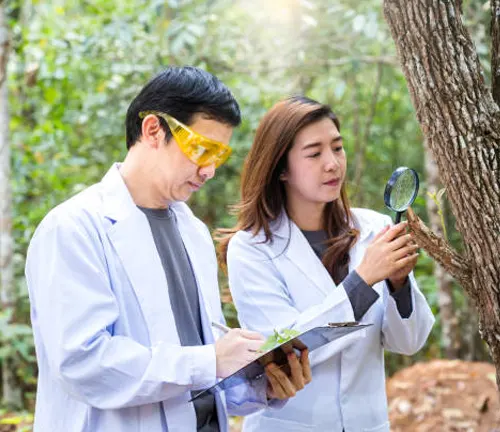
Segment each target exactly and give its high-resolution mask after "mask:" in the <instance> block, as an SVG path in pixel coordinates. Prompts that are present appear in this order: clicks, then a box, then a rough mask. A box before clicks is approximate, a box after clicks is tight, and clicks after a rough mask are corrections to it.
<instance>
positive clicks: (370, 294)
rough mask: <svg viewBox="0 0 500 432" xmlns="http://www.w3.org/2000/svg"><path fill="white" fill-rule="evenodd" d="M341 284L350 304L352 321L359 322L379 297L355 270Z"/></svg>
mask: <svg viewBox="0 0 500 432" xmlns="http://www.w3.org/2000/svg"><path fill="white" fill-rule="evenodd" d="M342 284H343V285H344V289H345V291H346V293H347V297H348V298H349V301H350V302H351V305H352V309H353V311H354V319H355V320H356V321H359V320H360V319H361V318H362V317H363V315H364V314H365V313H366V312H367V311H368V309H370V308H371V306H372V305H373V303H375V302H376V301H377V300H378V298H379V295H378V293H377V292H376V291H375V290H374V289H373V288H372V287H371V286H370V285H368V284H367V283H366V282H365V281H364V280H363V278H362V277H361V276H359V275H358V273H357V272H356V270H353V271H352V272H351V273H349V274H348V275H347V276H346V278H345V279H344V280H343V282H342Z"/></svg>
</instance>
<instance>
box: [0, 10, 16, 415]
mask: <svg viewBox="0 0 500 432" xmlns="http://www.w3.org/2000/svg"><path fill="white" fill-rule="evenodd" d="M6 21H7V20H6V16H5V10H4V2H0V303H1V306H2V309H4V310H5V309H6V308H7V307H12V306H13V302H14V298H15V295H14V269H13V261H12V257H13V244H14V242H13V239H12V209H11V205H12V198H11V188H10V149H9V115H8V99H7V62H8V56H9V31H8V27H7V22H6ZM16 387H17V386H16V385H15V375H14V373H13V371H12V370H11V368H10V367H9V362H8V361H5V359H3V362H2V397H3V403H4V404H5V405H8V406H19V405H20V403H21V394H20V392H19V389H17V388H16Z"/></svg>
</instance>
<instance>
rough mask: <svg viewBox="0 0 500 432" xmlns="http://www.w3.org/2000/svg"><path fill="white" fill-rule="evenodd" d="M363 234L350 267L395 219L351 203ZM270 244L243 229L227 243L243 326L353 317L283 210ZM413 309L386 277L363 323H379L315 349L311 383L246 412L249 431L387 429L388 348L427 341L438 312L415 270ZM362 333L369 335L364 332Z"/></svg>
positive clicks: (411, 349) (302, 325)
mask: <svg viewBox="0 0 500 432" xmlns="http://www.w3.org/2000/svg"><path fill="white" fill-rule="evenodd" d="M353 213H354V216H355V219H356V224H355V225H356V227H357V228H358V229H360V238H359V240H358V242H357V243H356V244H355V246H354V247H353V249H352V250H351V252H350V257H351V260H350V265H349V267H350V270H353V269H355V268H356V267H357V266H358V265H359V264H360V262H361V260H362V258H363V255H364V252H365V248H366V247H367V245H368V244H369V243H370V241H371V240H372V239H373V237H374V236H375V235H376V233H377V232H378V231H379V230H381V229H382V228H383V226H384V225H387V224H390V223H391V221H390V218H389V217H387V216H384V215H381V214H379V213H376V212H374V211H371V210H365V209H354V210H353ZM271 231H272V233H273V235H274V240H273V242H272V243H263V241H264V239H265V237H264V233H263V231H261V232H260V233H258V234H257V235H256V236H255V237H252V234H251V233H250V232H246V231H239V232H238V233H236V234H235V236H234V237H233V238H232V239H231V241H230V243H229V248H228V257H227V260H228V271H229V283H230V288H231V292H232V295H233V299H234V302H235V305H236V308H237V310H238V318H239V320H240V323H241V325H242V327H247V328H250V329H253V330H256V331H259V332H262V333H264V334H269V333H271V332H272V330H273V329H275V328H278V329H280V328H285V327H287V328H289V327H293V328H298V329H300V330H304V329H307V328H311V327H313V326H316V325H326V324H327V323H328V322H332V321H333V322H339V321H354V314H353V310H352V307H351V303H350V301H349V299H348V297H347V294H346V291H345V290H344V288H343V286H342V284H340V285H339V286H336V285H335V283H334V282H333V280H332V278H331V277H330V275H329V273H328V271H327V270H326V268H325V267H324V265H323V264H322V263H321V261H320V260H319V259H318V257H317V256H316V254H315V253H314V251H313V249H312V248H311V247H310V245H309V243H308V242H307V239H306V238H305V237H304V235H303V234H302V232H301V231H300V229H299V228H298V227H297V226H296V225H295V224H294V223H293V222H291V221H290V220H289V219H288V218H287V217H286V215H285V214H284V213H283V214H282V216H281V218H279V219H278V220H277V221H275V222H273V223H272V224H271ZM410 280H411V295H412V302H413V312H412V314H411V316H410V317H409V318H408V319H403V318H401V316H400V314H399V312H398V310H397V307H396V303H395V301H394V299H393V298H392V297H391V296H390V294H389V291H388V287H387V286H386V283H385V282H381V283H377V284H375V285H374V287H373V288H374V289H375V290H376V291H377V292H378V293H379V295H380V297H379V299H378V300H377V301H376V302H375V303H374V304H373V305H372V306H371V308H370V309H369V310H368V311H367V313H366V314H365V315H364V316H363V318H362V320H361V322H363V323H371V324H373V325H372V326H371V327H368V328H367V329H366V330H365V335H362V334H356V333H354V334H353V335H351V336H349V337H348V338H351V339H350V340H347V339H348V338H347V339H346V340H344V342H343V343H342V341H341V343H337V342H332V343H330V344H328V345H326V346H325V347H322V348H320V349H319V350H316V351H314V352H313V353H311V356H310V358H311V362H312V378H313V379H312V382H311V383H310V384H309V385H308V386H306V388H305V389H304V390H302V391H301V392H299V393H298V394H297V396H296V397H294V398H292V399H290V401H289V402H288V403H287V405H286V406H285V407H284V408H283V409H281V410H279V411H270V410H265V411H260V412H259V413H256V414H253V415H251V416H249V417H247V418H246V420H245V423H244V431H245V432H249V431H259V432H275V431H278V430H279V431H281V430H283V431H285V430H286V431H293V432H305V431H317V432H326V431H329V432H330V431H331V432H341V431H342V429H344V430H345V432H361V431H370V432H388V431H389V421H388V413H387V398H386V393H385V371H384V348H385V349H387V350H389V351H393V352H397V353H401V354H406V355H411V354H413V353H415V352H416V351H418V350H419V349H420V348H421V347H422V346H423V345H424V343H425V341H426V339H427V336H428V335H429V332H430V330H431V328H432V325H433V323H434V317H433V315H432V312H431V310H430V308H429V306H428V304H427V302H426V300H425V298H424V296H423V295H422V293H421V292H420V290H419V289H418V287H417V284H416V282H415V278H414V277H413V274H411V275H410ZM360 336H364V337H360Z"/></svg>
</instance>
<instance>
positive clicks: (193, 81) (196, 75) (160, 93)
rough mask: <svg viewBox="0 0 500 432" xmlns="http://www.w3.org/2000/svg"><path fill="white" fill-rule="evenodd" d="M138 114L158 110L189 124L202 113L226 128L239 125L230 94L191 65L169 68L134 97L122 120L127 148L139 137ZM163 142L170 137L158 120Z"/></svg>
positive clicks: (239, 116)
mask: <svg viewBox="0 0 500 432" xmlns="http://www.w3.org/2000/svg"><path fill="white" fill-rule="evenodd" d="M141 111H161V112H164V113H166V114H169V115H171V116H172V117H174V118H175V119H177V120H179V121H180V122H182V123H184V124H186V125H188V126H189V125H190V124H191V122H192V120H193V116H194V115H195V114H198V113H200V114H204V115H206V116H207V117H208V118H210V119H213V120H217V121H219V122H221V123H224V124H227V125H229V126H233V127H236V126H239V124H240V123H241V113H240V107H239V106H238V102H236V99H235V98H234V96H233V94H232V93H231V91H230V90H229V89H228V88H227V87H226V86H225V85H224V84H223V83H222V82H221V81H219V79H218V78H216V77H215V76H213V75H212V74H210V73H208V72H206V71H204V70H202V69H199V68H196V67H192V66H183V67H178V66H171V67H168V68H167V69H165V70H164V71H162V72H161V73H159V74H158V75H157V76H155V77H154V78H153V79H152V80H151V81H149V82H148V83H147V84H146V85H145V86H144V87H143V89H142V90H141V91H140V93H139V94H138V95H137V96H136V97H135V98H134V100H133V101H132V103H131V104H130V106H129V107H128V110H127V117H126V121H125V126H126V134H127V149H129V148H130V147H132V146H133V145H134V144H135V143H136V142H137V140H138V139H139V138H140V137H141V133H142V132H141V126H142V119H141V118H139V113H140V112H141ZM159 121H160V124H161V127H162V128H163V130H164V131H165V133H166V136H167V139H169V138H171V136H172V134H171V133H170V129H169V128H168V126H167V124H166V122H165V121H164V120H163V119H162V118H160V117H159Z"/></svg>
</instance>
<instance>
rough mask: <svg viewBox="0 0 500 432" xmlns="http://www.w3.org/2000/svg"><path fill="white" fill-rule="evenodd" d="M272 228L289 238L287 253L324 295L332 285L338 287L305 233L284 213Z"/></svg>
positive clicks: (277, 234)
mask: <svg viewBox="0 0 500 432" xmlns="http://www.w3.org/2000/svg"><path fill="white" fill-rule="evenodd" d="M271 229H272V231H273V232H274V234H275V235H276V236H278V237H281V238H283V239H285V241H286V240H287V239H289V244H288V247H287V248H286V250H285V252H284V253H285V255H286V256H287V258H288V259H289V260H290V261H291V262H292V263H293V264H294V265H295V266H296V267H297V268H298V269H299V270H300V271H301V272H302V273H304V275H305V276H307V277H308V278H309V279H310V280H311V282H313V285H314V287H316V288H317V289H318V290H319V291H320V292H321V293H323V294H324V295H327V294H328V293H329V292H330V290H331V289H332V287H336V285H335V282H333V279H332V278H331V277H330V274H329V273H328V271H327V270H326V268H325V266H324V265H323V263H322V262H321V260H320V259H319V258H318V257H317V256H316V254H315V253H314V250H313V249H312V247H311V246H310V244H309V242H308V241H307V239H306V238H305V236H304V234H302V232H301V231H300V229H299V227H297V225H295V223H293V222H292V221H291V220H290V219H289V218H288V217H287V216H286V215H285V214H284V213H283V214H282V215H281V217H280V218H279V219H278V220H277V221H275V222H273V224H272V227H271Z"/></svg>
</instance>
